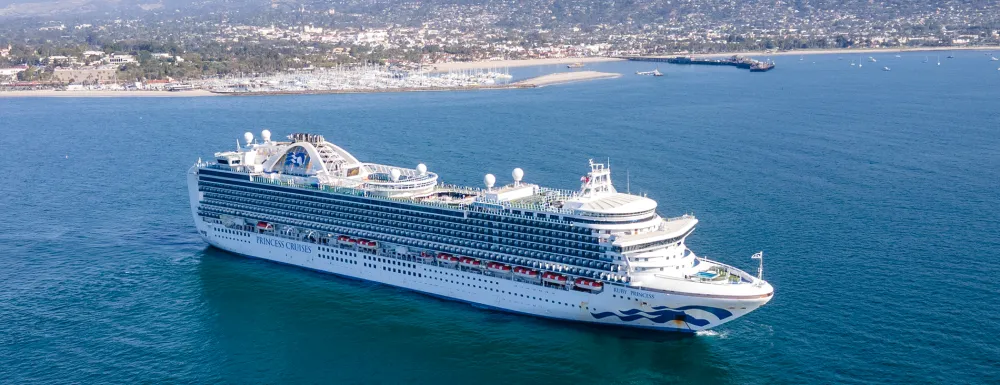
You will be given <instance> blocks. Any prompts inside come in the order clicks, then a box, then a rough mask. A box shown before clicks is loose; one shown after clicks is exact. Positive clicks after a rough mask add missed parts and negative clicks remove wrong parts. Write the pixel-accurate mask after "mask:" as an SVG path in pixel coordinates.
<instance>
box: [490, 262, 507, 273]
mask: <svg viewBox="0 0 1000 385" xmlns="http://www.w3.org/2000/svg"><path fill="white" fill-rule="evenodd" d="M486 270H489V271H492V272H494V273H501V274H510V265H504V264H502V263H496V262H490V263H487V264H486Z"/></svg>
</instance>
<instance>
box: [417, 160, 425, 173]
mask: <svg viewBox="0 0 1000 385" xmlns="http://www.w3.org/2000/svg"><path fill="white" fill-rule="evenodd" d="M417 172H418V173H420V175H425V174H427V165H425V164H423V163H421V164H418V165H417Z"/></svg>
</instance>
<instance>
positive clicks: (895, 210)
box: [0, 52, 1000, 384]
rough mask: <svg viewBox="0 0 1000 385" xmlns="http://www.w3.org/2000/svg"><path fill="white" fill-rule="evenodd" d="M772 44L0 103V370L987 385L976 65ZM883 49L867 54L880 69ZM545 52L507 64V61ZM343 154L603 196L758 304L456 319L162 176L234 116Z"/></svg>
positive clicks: (124, 378) (991, 86) (238, 123)
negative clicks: (239, 234) (211, 221)
mask: <svg viewBox="0 0 1000 385" xmlns="http://www.w3.org/2000/svg"><path fill="white" fill-rule="evenodd" d="M892 56H893V55H891V54H881V55H876V57H877V58H878V59H879V62H878V63H873V64H869V63H867V62H866V63H865V64H866V66H865V67H864V68H862V69H857V68H854V67H851V66H849V63H850V61H851V60H852V59H854V60H856V59H857V58H854V57H853V55H851V56H843V57H842V60H838V58H839V57H840V56H839V55H826V56H807V57H806V58H805V59H806V60H804V61H799V60H798V58H795V57H778V58H776V59H777V60H778V65H779V67H778V69H777V70H775V71H773V72H770V73H765V74H750V73H747V72H745V71H739V70H735V69H731V68H707V67H678V66H663V65H661V66H660V67H659V68H660V70H661V71H663V72H665V73H666V74H667V76H665V77H662V78H648V77H639V76H635V75H632V74H633V73H634V72H635V71H638V70H643V71H645V70H651V69H652V67H654V65H653V64H650V63H604V64H594V65H588V68H589V69H597V70H606V71H616V72H621V73H624V74H626V75H625V76H624V77H622V78H619V79H614V80H602V81H594V82H587V83H577V84H569V85H562V86H554V87H546V88H542V89H535V90H517V91H490V92H464V93H408V94H371V95H320V96H290V97H247V98H230V97H218V98H168V99H128V98H112V99H0V149H2V154H3V155H2V159H3V160H4V166H3V167H0V178H2V180H3V182H2V183H0V209H2V212H3V214H4V215H3V218H4V224H3V231H2V232H0V266H2V268H0V325H2V327H0V382H2V383H154V382H156V383H214V382H222V383H344V384H398V383H414V384H417V383H425V384H439V383H478V384H491V383H499V384H512V383H543V382H544V383H557V384H564V383H565V384H570V383H601V384H604V383H607V384H647V383H653V384H659V383H669V382H676V381H688V382H692V383H756V384H772V383H790V384H798V383H805V382H834V383H913V382H921V383H922V382H949V383H951V382H959V383H966V382H967V383H989V382H994V383H995V382H996V381H1000V376H998V374H997V373H998V367H1000V358H998V357H1000V338H998V337H997V336H998V335H1000V326H998V325H1000V306H998V304H997V294H996V293H997V292H998V290H1000V268H998V267H997V262H996V260H997V258H996V255H997V251H996V250H998V249H1000V221H998V218H1000V188H998V187H1000V172H998V170H1000V109H998V107H1000V101H998V100H1000V71H997V70H996V68H993V67H994V66H995V65H996V64H995V63H990V62H989V61H988V56H983V54H982V53H977V52H959V53H956V56H957V57H956V58H955V59H948V60H945V59H942V61H943V63H942V65H941V66H936V65H933V62H934V58H933V57H932V58H931V59H932V60H931V63H928V64H925V63H921V61H922V60H923V58H924V56H925V55H923V54H905V55H903V57H902V58H894V57H892ZM883 65H885V66H890V67H891V68H892V71H891V72H883V71H880V68H881V66H883ZM562 70H564V69H563V68H561V67H556V66H553V67H540V68H526V69H516V70H513V71H512V72H514V74H515V75H517V76H518V77H524V76H531V75H535V74H539V73H544V72H551V71H562ZM263 128H269V129H270V130H271V131H273V132H275V134H276V136H278V135H285V134H288V133H291V132H293V131H312V132H317V133H321V134H323V135H325V136H326V137H327V138H328V139H329V140H331V141H334V142H335V143H338V144H340V145H342V146H344V147H345V148H346V149H347V150H348V151H351V152H352V153H354V154H355V155H356V156H358V158H360V159H362V160H369V161H377V162H383V163H390V164H400V165H410V166H413V165H416V164H417V163H420V162H423V163H426V164H427V165H428V166H429V168H430V169H431V170H432V171H435V172H437V173H439V174H441V175H442V179H443V180H444V181H445V182H448V183H461V184H470V185H479V184H480V183H481V180H482V176H483V174H485V173H488V172H490V173H494V174H496V175H498V176H500V178H499V179H500V181H501V182H504V181H506V180H508V179H509V173H510V170H511V169H513V168H514V167H521V168H523V169H524V170H525V173H526V176H525V180H527V181H530V182H534V183H540V184H544V185H550V186H554V187H561V188H567V189H575V188H577V187H578V186H577V183H578V180H579V177H580V175H582V174H583V173H585V172H586V170H587V167H586V162H587V159H588V158H595V159H608V158H610V159H611V162H612V167H613V169H614V171H615V175H616V180H617V182H618V183H617V185H618V186H619V189H622V190H624V188H625V184H624V182H625V171H626V170H628V172H629V174H630V175H631V190H632V192H634V193H636V192H637V193H643V194H648V196H649V197H651V198H653V199H656V200H657V201H659V203H660V212H661V214H663V215H666V216H675V215H679V214H683V213H686V212H693V213H695V214H696V215H697V216H698V217H699V218H700V219H701V225H700V227H699V229H698V230H697V231H696V232H695V233H694V234H693V235H692V236H691V237H690V238H689V240H688V244H689V245H690V246H691V247H692V248H693V249H694V250H695V251H696V252H699V253H700V254H703V255H706V256H708V257H711V258H716V259H719V260H721V261H723V262H726V263H729V264H733V265H736V266H740V267H744V268H746V269H748V270H752V269H753V268H754V264H753V263H752V262H753V261H751V260H750V259H749V256H750V255H751V254H752V253H753V252H756V251H758V250H764V251H765V253H766V260H765V271H764V275H765V278H766V279H768V280H770V282H771V283H772V284H773V285H774V286H775V288H776V290H777V294H776V296H775V299H774V300H773V301H771V303H769V304H768V305H767V306H765V307H763V308H761V309H760V310H758V311H757V312H754V313H752V314H750V315H749V316H746V317H744V318H741V319H739V320H737V321H735V322H732V323H730V324H727V325H724V326H723V327H720V328H718V329H717V330H715V331H713V332H710V333H704V334H701V335H697V336H694V337H689V338H679V337H676V336H673V335H661V334H652V335H651V334H649V333H648V332H641V331H629V330H618V329H606V328H598V327H590V326H580V325H572V324H566V323H560V322H554V321H547V320H540V319H534V318H529V317H524V316H517V315H508V314H502V313H497V312H492V311H486V310H480V309H476V308H473V307H471V306H468V305H465V304H459V303H452V302H446V301H442V300H439V299H434V298H430V297H425V296H422V295H418V294H412V293H408V292H405V291H402V290H398V289H394V288H391V287H386V286H379V285H374V284H369V283H362V282H355V281H347V280H343V279H339V278H335V277H332V276H327V275H322V274H318V273H314V272H309V271H304V270H299V269H296V268H292V267H287V266H281V265H276V264H272V263H267V262H263V261H258V260H250V259H245V258H241V257H237V256H234V255H231V254H227V253H225V252H222V251H219V250H216V249H212V248H209V247H207V246H206V244H205V243H203V242H202V241H201V240H200V239H199V238H198V237H197V235H196V233H195V231H194V228H193V226H192V218H191V214H190V210H189V208H188V202H187V196H186V185H185V179H184V173H185V171H186V170H187V168H188V167H189V166H190V165H191V164H192V163H194V161H196V160H197V159H198V158H199V157H205V158H210V157H211V156H212V153H213V152H215V151H220V150H223V149H228V148H230V147H235V145H236V143H235V142H236V139H237V138H240V137H241V136H242V134H243V132H244V131H254V132H255V133H259V131H260V130H261V129H263Z"/></svg>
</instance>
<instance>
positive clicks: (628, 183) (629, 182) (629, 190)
mask: <svg viewBox="0 0 1000 385" xmlns="http://www.w3.org/2000/svg"><path fill="white" fill-rule="evenodd" d="M625 193H627V194H631V193H632V180H631V178H630V177H629V173H628V169H627V168H626V169H625Z"/></svg>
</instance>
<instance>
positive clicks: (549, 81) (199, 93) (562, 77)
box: [0, 71, 621, 98]
mask: <svg viewBox="0 0 1000 385" xmlns="http://www.w3.org/2000/svg"><path fill="white" fill-rule="evenodd" d="M618 77H621V74H618V73H609V72H597V71H571V72H557V73H552V74H548V75H541V76H536V77H533V78H529V79H524V80H519V81H516V82H512V83H509V84H498V85H481V86H465V87H424V88H382V89H356V90H308V91H276V92H233V93H229V92H215V91H208V90H201V89H198V90H190V91H175V92H172V91H56V90H30V91H0V98H46V97H47V98H131V97H139V98H157V97H160V98H176V97H205V96H230V97H239V96H267V95H327V94H376V93H392V92H450V91H491V90H513V89H528V88H539V87H545V86H550V85H556V84H565V83H572V82H582V81H588V80H599V79H613V78H618Z"/></svg>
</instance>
